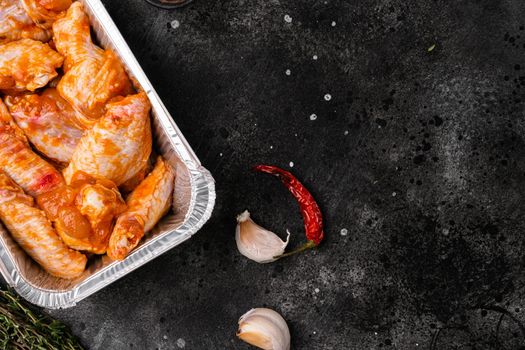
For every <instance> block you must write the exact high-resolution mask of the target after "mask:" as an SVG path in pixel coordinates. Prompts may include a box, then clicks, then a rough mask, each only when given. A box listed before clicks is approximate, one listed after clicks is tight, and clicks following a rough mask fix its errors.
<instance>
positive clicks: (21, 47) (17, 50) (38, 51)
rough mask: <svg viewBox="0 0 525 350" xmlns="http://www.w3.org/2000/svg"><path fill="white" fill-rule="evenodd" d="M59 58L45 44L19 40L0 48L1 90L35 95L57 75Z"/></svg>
mask: <svg viewBox="0 0 525 350" xmlns="http://www.w3.org/2000/svg"><path fill="white" fill-rule="evenodd" d="M63 60H64V59H63V58H62V56H61V55H60V54H59V53H58V52H56V51H53V50H52V49H51V48H50V47H49V45H48V44H44V43H42V42H40V41H36V40H31V39H21V40H18V41H12V42H10V43H7V44H4V45H0V90H8V91H9V90H14V91H24V90H30V91H34V90H36V89H38V88H41V87H43V86H44V85H46V84H47V83H48V82H49V81H50V80H51V79H53V78H54V77H56V76H57V75H58V74H57V72H56V69H57V68H59V67H60V66H62V62H63Z"/></svg>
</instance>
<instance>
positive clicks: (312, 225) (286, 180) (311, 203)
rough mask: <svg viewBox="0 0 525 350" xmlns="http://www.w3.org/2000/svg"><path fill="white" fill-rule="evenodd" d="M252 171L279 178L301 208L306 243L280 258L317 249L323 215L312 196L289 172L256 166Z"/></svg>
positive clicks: (320, 237)
mask: <svg viewBox="0 0 525 350" xmlns="http://www.w3.org/2000/svg"><path fill="white" fill-rule="evenodd" d="M253 169H254V170H255V171H260V172H262V173H267V174H271V175H275V176H277V177H279V179H280V180H281V182H282V183H283V184H284V185H285V186H286V188H288V190H289V191H290V192H291V193H292V195H293V196H294V197H295V199H296V200H297V202H298V203H299V206H300V208H301V214H302V216H303V221H304V229H305V231H306V239H307V240H308V241H307V242H306V243H305V244H303V245H302V246H300V247H299V248H297V249H296V250H294V251H292V252H289V253H285V254H283V255H281V256H288V255H292V254H295V253H298V252H301V251H303V250H306V249H310V248H314V247H317V246H318V245H319V243H321V241H322V240H323V238H324V232H323V215H322V214H321V210H320V209H319V206H318V205H317V202H316V201H315V199H314V197H313V196H312V194H311V193H310V192H309V191H308V190H307V189H306V187H304V186H303V184H302V183H301V182H300V181H299V180H297V178H296V177H295V176H293V175H292V173H290V172H289V171H286V170H284V169H281V168H279V167H276V166H272V165H257V166H255V167H254V168H253Z"/></svg>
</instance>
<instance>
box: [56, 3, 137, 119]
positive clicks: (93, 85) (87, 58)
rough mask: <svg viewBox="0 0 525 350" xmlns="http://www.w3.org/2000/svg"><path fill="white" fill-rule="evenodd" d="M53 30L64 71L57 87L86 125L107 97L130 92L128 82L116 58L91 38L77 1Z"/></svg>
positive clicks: (108, 98)
mask: <svg viewBox="0 0 525 350" xmlns="http://www.w3.org/2000/svg"><path fill="white" fill-rule="evenodd" d="M53 33H54V34H53V41H54V43H55V45H56V48H57V50H58V52H59V53H60V54H62V55H63V56H64V57H65V62H64V72H65V74H64V76H63V77H62V79H61V80H60V82H59V83H58V86H57V89H58V91H59V93H60V94H61V95H62V97H63V98H64V99H66V100H67V101H68V102H69V103H70V104H71V105H72V106H73V108H74V109H75V110H77V111H78V112H80V113H81V116H82V117H81V118H80V120H79V121H80V122H81V123H82V124H83V125H85V126H86V127H90V126H92V125H93V124H94V123H95V122H96V121H97V119H99V118H100V117H101V116H102V115H103V114H104V112H105V107H106V103H107V102H108V101H109V100H110V99H111V98H113V97H116V96H125V95H128V94H130V93H132V86H131V82H130V80H129V78H128V76H127V74H126V72H125V70H124V67H123V66H122V63H121V62H120V60H119V59H118V57H117V56H116V55H115V54H114V53H113V52H112V51H111V50H103V49H101V48H100V47H98V46H96V45H95V44H93V42H92V41H91V34H90V30H89V20H88V17H87V16H86V14H85V13H84V10H83V7H82V4H81V3H80V2H75V3H73V5H71V7H70V8H69V10H68V11H67V14H66V16H65V17H64V18H61V19H59V20H57V21H56V22H55V23H54V24H53Z"/></svg>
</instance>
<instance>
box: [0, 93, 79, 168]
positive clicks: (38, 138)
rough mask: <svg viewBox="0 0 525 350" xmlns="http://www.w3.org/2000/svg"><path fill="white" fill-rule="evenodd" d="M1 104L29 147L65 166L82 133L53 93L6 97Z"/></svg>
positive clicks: (64, 103) (69, 110) (70, 111)
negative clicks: (30, 144) (9, 113)
mask: <svg viewBox="0 0 525 350" xmlns="http://www.w3.org/2000/svg"><path fill="white" fill-rule="evenodd" d="M5 103H6V104H7V106H8V107H9V111H10V112H11V115H12V116H13V118H14V119H15V121H16V123H17V124H18V126H19V127H20V128H21V129H22V130H23V132H24V133H25V135H26V136H27V137H28V138H29V141H30V142H31V143H32V144H33V146H34V147H35V148H36V149H37V150H38V151H39V152H41V153H42V154H44V155H45V156H46V157H48V158H51V159H53V160H55V161H58V162H62V163H68V162H69V160H70V159H71V156H72V155H73V151H74V150H75V147H76V146H77V143H78V141H79V140H80V138H81V137H82V133H83V130H82V129H80V128H78V127H77V125H76V124H75V122H76V112H75V111H74V110H73V108H72V107H71V106H70V105H69V103H68V102H67V101H66V100H64V99H63V98H62V97H61V96H60V94H59V93H58V92H57V91H56V89H53V88H48V89H46V90H45V91H44V92H43V93H42V94H40V95H38V94H28V95H20V96H8V97H7V98H6V99H5Z"/></svg>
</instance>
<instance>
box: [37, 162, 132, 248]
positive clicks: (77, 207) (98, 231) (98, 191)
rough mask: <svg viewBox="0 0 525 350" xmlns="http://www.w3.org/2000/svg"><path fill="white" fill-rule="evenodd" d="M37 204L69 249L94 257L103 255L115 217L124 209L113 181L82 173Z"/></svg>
mask: <svg viewBox="0 0 525 350" xmlns="http://www.w3.org/2000/svg"><path fill="white" fill-rule="evenodd" d="M37 203H38V205H39V206H40V207H41V208H43V209H44V211H45V212H46V214H47V216H48V217H49V218H50V219H51V220H52V221H53V223H54V224H55V228H56V230H57V232H58V234H59V235H60V237H61V238H62V240H63V241H64V242H65V243H66V244H67V245H68V246H69V247H71V248H74V249H77V250H82V251H87V252H90V253H94V254H103V253H105V252H106V249H107V246H108V241H109V237H110V235H111V231H112V229H113V224H114V222H115V218H116V217H117V216H118V215H119V214H121V213H122V212H123V211H124V210H125V209H126V204H125V203H124V200H123V199H122V197H121V196H120V193H119V191H118V188H117V186H116V185H115V184H114V183H113V182H111V181H109V180H106V179H103V178H95V177H93V176H89V175H87V174H86V173H84V172H77V173H75V175H74V176H73V178H72V181H71V184H70V185H68V186H63V187H60V188H57V189H55V190H53V191H50V192H47V193H44V194H42V195H40V196H38V197H37Z"/></svg>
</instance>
